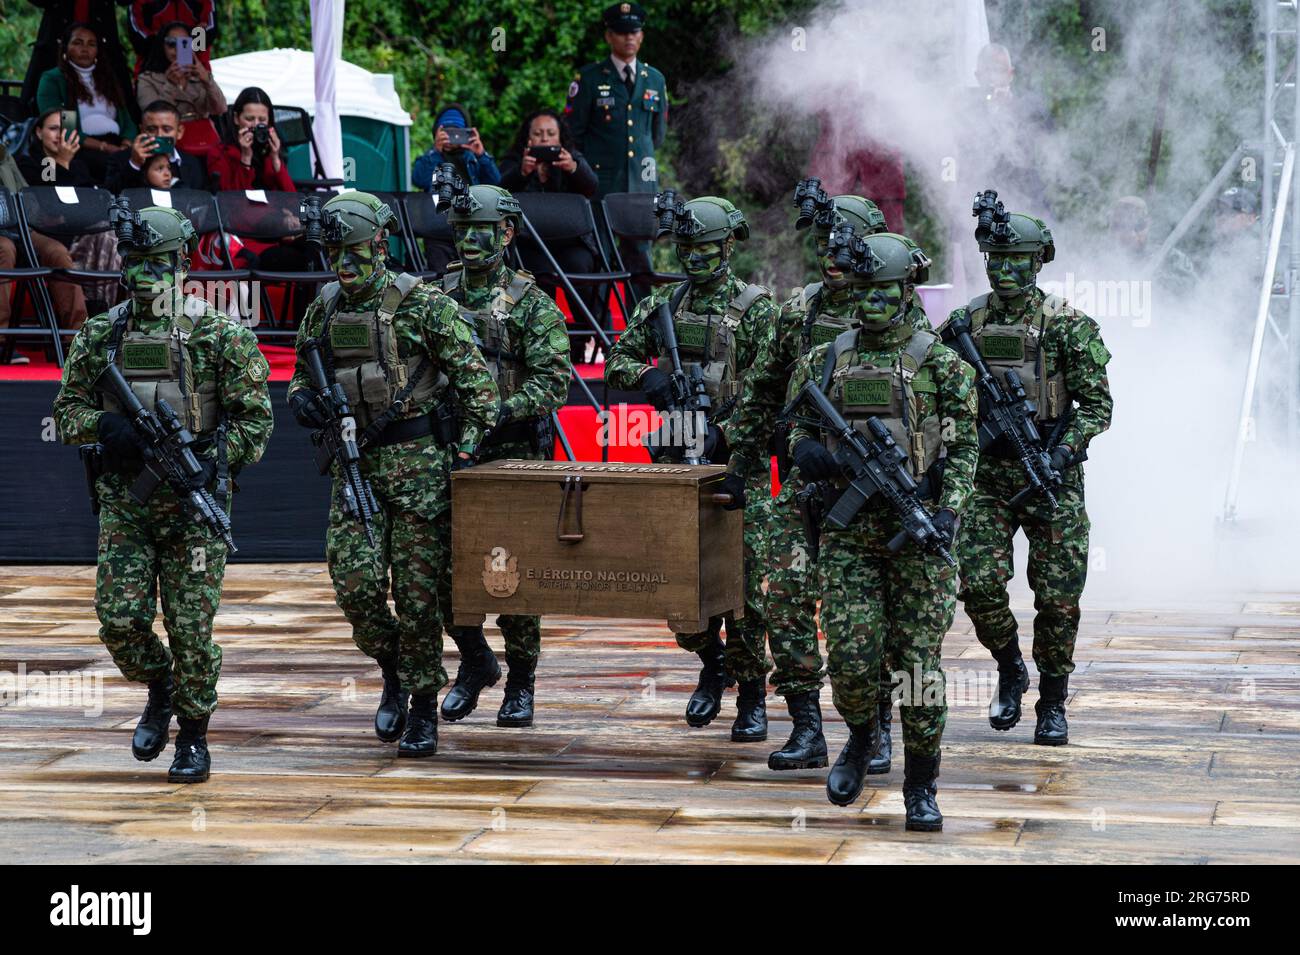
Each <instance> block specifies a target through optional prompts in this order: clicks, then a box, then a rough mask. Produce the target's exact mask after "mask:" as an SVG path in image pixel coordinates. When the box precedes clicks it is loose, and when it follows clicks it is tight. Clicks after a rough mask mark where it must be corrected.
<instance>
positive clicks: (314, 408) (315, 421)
mask: <svg viewBox="0 0 1300 955" xmlns="http://www.w3.org/2000/svg"><path fill="white" fill-rule="evenodd" d="M289 410H290V411H292V412H293V417H294V420H295V421H297V422H298V424H300V425H302V426H303V427H304V428H311V429H312V430H313V431H316V430H319V429H321V428H324V427H325V426H326V425H328V424H329V423H330V422H329V415H328V414H327V413H326V411H325V409H324V408H322V407H321V404H320V401H318V400H317V398H316V396H315V395H313V394H311V393H310V392H308V391H307V390H306V389H304V388H300V389H298V390H297V391H295V392H294V393H293V394H291V395H290V396H289Z"/></svg>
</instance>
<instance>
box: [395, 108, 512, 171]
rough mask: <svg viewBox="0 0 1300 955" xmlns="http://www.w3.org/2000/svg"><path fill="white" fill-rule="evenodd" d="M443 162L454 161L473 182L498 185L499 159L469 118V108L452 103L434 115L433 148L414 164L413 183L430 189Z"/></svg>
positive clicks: (458, 168)
mask: <svg viewBox="0 0 1300 955" xmlns="http://www.w3.org/2000/svg"><path fill="white" fill-rule="evenodd" d="M443 163H451V164H452V165H453V166H455V167H456V171H457V172H458V173H460V175H461V177H462V178H463V179H464V180H465V182H466V183H468V184H469V185H471V186H496V185H500V183H501V173H500V171H499V170H498V169H497V164H496V160H495V159H493V158H492V154H491V153H489V152H488V151H487V149H485V148H484V146H483V141H482V140H481V139H480V138H479V135H478V129H477V127H475V126H474V125H473V123H472V122H471V121H470V116H469V110H467V109H466V108H465V107H464V106H462V105H461V104H460V103H452V104H450V105H448V106H444V107H443V108H442V109H441V110H439V111H438V114H437V115H436V116H435V117H434V119H433V148H432V149H430V150H429V151H428V152H426V153H425V154H424V155H422V156H420V157H419V158H417V159H416V160H415V163H414V164H413V165H412V166H411V185H412V186H414V187H415V188H416V189H420V190H423V191H425V192H428V191H429V189H430V188H431V187H432V184H433V174H434V172H435V171H436V170H437V168H438V167H439V166H441V165H442V164H443Z"/></svg>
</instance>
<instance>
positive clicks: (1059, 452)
mask: <svg viewBox="0 0 1300 955" xmlns="http://www.w3.org/2000/svg"><path fill="white" fill-rule="evenodd" d="M1073 461H1074V449H1073V448H1071V447H1070V446H1069V445H1068V444H1058V445H1057V446H1056V447H1054V448H1052V467H1054V468H1056V470H1057V471H1058V472H1059V473H1064V472H1065V470H1066V468H1068V467H1069V466H1070V464H1071V462H1073Z"/></svg>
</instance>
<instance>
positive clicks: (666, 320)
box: [642, 282, 713, 464]
mask: <svg viewBox="0 0 1300 955" xmlns="http://www.w3.org/2000/svg"><path fill="white" fill-rule="evenodd" d="M686 290H687V283H685V282H683V283H682V284H681V287H680V288H679V289H678V290H677V291H676V292H674V293H673V296H672V299H671V300H670V301H668V302H665V303H664V304H662V305H660V306H659V307H658V308H657V309H655V311H654V313H653V316H652V317H651V321H652V322H653V323H654V325H653V328H654V331H655V334H656V336H658V338H659V341H660V343H661V344H662V345H663V348H664V350H665V351H666V352H667V353H668V360H669V363H670V364H671V366H672V369H671V372H670V374H669V376H668V382H669V386H670V389H671V390H670V393H669V396H668V407H667V409H666V410H667V411H668V412H669V414H668V415H665V416H664V417H665V420H664V422H663V423H662V424H660V426H659V427H658V428H657V429H656V430H655V431H652V432H651V433H650V434H647V435H646V436H645V437H644V438H643V439H642V443H643V444H644V445H645V447H646V450H647V451H649V452H650V457H651V458H652V459H653V460H655V461H660V460H674V461H675V460H677V454H678V448H679V447H680V449H681V452H680V453H681V459H680V460H681V461H682V462H683V463H685V464H708V463H709V462H708V459H707V458H706V457H705V456H704V445H705V439H706V438H707V436H708V429H709V413H710V412H711V411H712V410H713V403H712V402H711V401H710V400H709V395H708V392H707V391H706V390H705V387H704V371H703V369H702V368H701V367H700V366H699V365H698V364H696V363H692V364H690V365H689V366H683V365H682V357H681V351H680V349H679V348H678V345H677V329H676V328H675V327H674V325H673V313H674V312H676V311H677V307H678V306H679V305H680V304H681V300H682V298H683V297H684V296H685V295H686ZM677 427H680V429H681V430H680V434H677V435H674V434H673V431H674V429H675V428H677Z"/></svg>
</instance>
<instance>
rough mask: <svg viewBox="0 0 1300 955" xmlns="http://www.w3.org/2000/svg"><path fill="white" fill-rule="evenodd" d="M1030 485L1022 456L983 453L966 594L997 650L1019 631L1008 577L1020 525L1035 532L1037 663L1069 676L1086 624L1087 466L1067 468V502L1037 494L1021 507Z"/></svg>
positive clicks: (981, 632)
mask: <svg viewBox="0 0 1300 955" xmlns="http://www.w3.org/2000/svg"><path fill="white" fill-rule="evenodd" d="M1023 486H1024V472H1023V471H1022V470H1021V468H1020V465H1019V464H1018V463H1016V462H1014V461H1001V460H997V459H991V458H981V459H980V464H979V471H978V472H977V473H976V476H975V491H974V493H973V494H972V495H971V498H970V501H969V502H968V503H967V505H966V509H965V511H964V512H963V513H962V521H961V530H960V533H959V535H958V540H957V558H958V560H959V561H960V563H961V592H960V593H959V594H958V596H959V597H960V598H961V601H962V603H963V604H964V605H965V608H966V614H967V616H969V617H970V619H971V622H972V623H974V625H975V635H976V636H977V637H978V638H979V641H980V643H982V644H984V646H986V647H987V648H988V649H989V650H999V649H1001V648H1002V647H1004V646H1006V645H1007V644H1008V643H1010V642H1011V641H1012V640H1014V639H1015V638H1016V629H1017V628H1016V618H1015V615H1014V614H1013V613H1012V612H1011V600H1010V598H1009V597H1008V595H1007V584H1008V583H1009V582H1010V580H1011V577H1012V574H1013V566H1012V540H1013V538H1014V537H1015V533H1016V530H1017V528H1023V529H1024V532H1025V536H1026V537H1027V538H1029V566H1028V578H1029V586H1030V588H1031V589H1032V590H1033V592H1034V609H1035V610H1036V611H1037V613H1036V614H1035V616H1034V663H1035V665H1036V666H1037V667H1038V672H1039V673H1045V674H1047V675H1048V676H1065V675H1066V674H1068V673H1072V672H1073V671H1074V641H1075V638H1076V636H1077V635H1078V632H1079V598H1080V596H1082V594H1083V585H1084V582H1085V581H1086V580H1087V577H1088V530H1089V527H1090V524H1089V522H1088V513H1087V511H1086V510H1085V509H1084V501H1083V469H1082V468H1081V467H1074V468H1072V469H1071V470H1070V471H1069V472H1067V473H1066V477H1065V483H1064V485H1063V486H1062V487H1061V490H1060V491H1059V492H1058V493H1057V495H1056V497H1057V502H1058V503H1059V505H1060V506H1059V507H1058V508H1057V510H1056V511H1052V509H1051V505H1049V504H1048V503H1047V501H1046V500H1045V499H1044V498H1043V497H1042V495H1034V496H1033V497H1031V498H1029V499H1027V500H1026V501H1024V502H1022V503H1021V504H1020V505H1019V506H1018V507H1011V506H1010V505H1009V504H1008V503H1007V501H1008V500H1010V499H1011V498H1012V497H1013V496H1014V495H1015V493H1016V492H1017V491H1019V490H1020V488H1021V487H1023Z"/></svg>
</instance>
